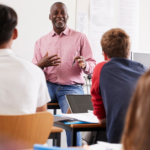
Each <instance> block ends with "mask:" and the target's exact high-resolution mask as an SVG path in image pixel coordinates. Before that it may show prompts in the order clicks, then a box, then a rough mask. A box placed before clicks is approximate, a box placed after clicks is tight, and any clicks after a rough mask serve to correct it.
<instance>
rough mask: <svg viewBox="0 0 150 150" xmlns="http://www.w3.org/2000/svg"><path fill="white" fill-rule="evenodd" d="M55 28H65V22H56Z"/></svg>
mask: <svg viewBox="0 0 150 150" xmlns="http://www.w3.org/2000/svg"><path fill="white" fill-rule="evenodd" d="M55 26H56V27H57V28H63V27H64V26H65V23H64V22H63V21H61V22H58V21H57V22H55Z"/></svg>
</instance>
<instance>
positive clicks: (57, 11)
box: [50, 4, 68, 30]
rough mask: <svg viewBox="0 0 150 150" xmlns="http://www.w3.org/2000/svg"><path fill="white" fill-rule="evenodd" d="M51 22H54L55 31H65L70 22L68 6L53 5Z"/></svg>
mask: <svg viewBox="0 0 150 150" xmlns="http://www.w3.org/2000/svg"><path fill="white" fill-rule="evenodd" d="M50 20H52V24H53V28H54V29H55V28H57V29H62V30H63V29H65V28H66V24H67V20H68V13H67V8H66V6H65V5H63V4H55V5H53V6H52V8H51V14H50Z"/></svg>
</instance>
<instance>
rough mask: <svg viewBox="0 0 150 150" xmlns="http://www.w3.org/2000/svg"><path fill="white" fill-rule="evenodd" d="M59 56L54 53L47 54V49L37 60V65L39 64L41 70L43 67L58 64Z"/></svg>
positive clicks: (59, 61)
mask: <svg viewBox="0 0 150 150" xmlns="http://www.w3.org/2000/svg"><path fill="white" fill-rule="evenodd" d="M60 59H61V58H60V57H58V56H57V54H55V55H51V56H48V51H47V53H46V55H45V56H44V57H43V58H42V59H41V60H40V61H39V62H38V64H37V66H39V67H40V68H41V69H42V70H43V69H44V67H50V66H58V65H59V64H60V63H61V60H60Z"/></svg>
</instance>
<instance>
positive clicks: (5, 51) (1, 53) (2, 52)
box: [0, 49, 13, 56]
mask: <svg viewBox="0 0 150 150" xmlns="http://www.w3.org/2000/svg"><path fill="white" fill-rule="evenodd" d="M12 54H13V51H12V50H11V49H0V56H6V55H12Z"/></svg>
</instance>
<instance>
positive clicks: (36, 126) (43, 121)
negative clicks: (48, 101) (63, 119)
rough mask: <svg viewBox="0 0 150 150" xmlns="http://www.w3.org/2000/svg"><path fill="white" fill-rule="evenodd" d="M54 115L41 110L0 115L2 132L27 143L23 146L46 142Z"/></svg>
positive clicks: (6, 135) (28, 146) (10, 137)
mask: <svg viewBox="0 0 150 150" xmlns="http://www.w3.org/2000/svg"><path fill="white" fill-rule="evenodd" d="M52 125H53V115H52V114H51V113H49V112H39V113H35V114H26V115H13V116H12V115H0V133H1V135H3V136H4V137H8V138H9V139H11V140H15V141H21V142H23V143H25V145H24V147H23V148H32V147H33V144H35V143H38V144H44V143H46V142H47V139H48V137H49V135H50V132H51V130H52Z"/></svg>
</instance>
